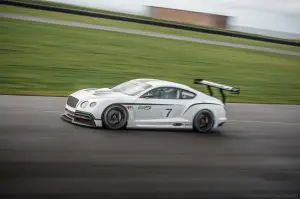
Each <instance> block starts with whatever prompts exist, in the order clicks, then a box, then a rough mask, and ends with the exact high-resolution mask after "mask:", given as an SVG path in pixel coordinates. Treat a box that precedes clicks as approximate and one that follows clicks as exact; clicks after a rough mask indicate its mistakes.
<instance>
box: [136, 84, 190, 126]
mask: <svg viewBox="0 0 300 199" xmlns="http://www.w3.org/2000/svg"><path fill="white" fill-rule="evenodd" d="M181 93H182V91H181V90H180V89H178V88H175V87H159V88H155V89H152V90H151V91H149V92H148V93H146V94H145V95H143V96H141V97H140V98H138V99H137V100H136V102H135V104H136V105H135V107H136V108H135V109H134V114H135V122H136V124H137V125H138V126H153V125H154V126H158V127H159V126H161V127H164V126H166V125H167V123H172V124H173V123H174V121H175V122H176V120H178V118H180V116H181V113H182V111H183V110H184V109H185V107H186V102H185V99H180V95H181Z"/></svg>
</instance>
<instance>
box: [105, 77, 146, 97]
mask: <svg viewBox="0 0 300 199" xmlns="http://www.w3.org/2000/svg"><path fill="white" fill-rule="evenodd" d="M151 87H152V86H151V85H150V84H147V83H145V82H141V81H136V80H131V81H128V82H125V83H122V84H119V85H117V86H115V87H112V88H111V89H112V90H113V91H119V92H122V93H125V94H126V95H132V96H135V95H137V94H139V93H141V92H143V91H145V90H147V89H149V88H151Z"/></svg>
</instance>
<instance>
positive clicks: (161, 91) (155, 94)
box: [142, 87, 180, 99]
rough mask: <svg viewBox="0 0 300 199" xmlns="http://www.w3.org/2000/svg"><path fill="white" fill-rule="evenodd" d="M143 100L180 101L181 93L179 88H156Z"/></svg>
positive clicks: (144, 96)
mask: <svg viewBox="0 0 300 199" xmlns="http://www.w3.org/2000/svg"><path fill="white" fill-rule="evenodd" d="M142 98H153V99H179V98H180V92H179V90H178V89H177V88H173V87H161V88H155V89H153V90H151V91H149V92H148V93H146V94H145V95H143V96H142Z"/></svg>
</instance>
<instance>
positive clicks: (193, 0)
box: [53, 0, 300, 34]
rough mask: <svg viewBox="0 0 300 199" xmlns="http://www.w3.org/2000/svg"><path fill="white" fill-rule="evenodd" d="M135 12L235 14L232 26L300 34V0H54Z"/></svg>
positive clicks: (231, 22)
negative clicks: (169, 10)
mask: <svg viewBox="0 0 300 199" xmlns="http://www.w3.org/2000/svg"><path fill="white" fill-rule="evenodd" d="M53 1H57V2H64V3H72V4H77V5H84V6H88V7H96V8H101V9H108V10H114V11H121V12H128V13H134V14H146V13H147V9H146V7H145V5H150V6H159V7H168V8H175V9H183V10H190V11H197V12H208V13H215V14H222V15H227V16H233V17H234V18H232V20H231V21H230V24H231V25H238V26H247V27H254V28H262V29H269V30H277V31H285V32H290V33H298V34H300V0H53Z"/></svg>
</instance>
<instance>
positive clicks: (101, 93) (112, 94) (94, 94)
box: [72, 88, 135, 101]
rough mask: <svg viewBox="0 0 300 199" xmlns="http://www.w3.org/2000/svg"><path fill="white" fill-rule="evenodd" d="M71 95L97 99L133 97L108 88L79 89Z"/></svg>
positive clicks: (80, 98) (79, 97)
mask: <svg viewBox="0 0 300 199" xmlns="http://www.w3.org/2000/svg"><path fill="white" fill-rule="evenodd" d="M72 96H74V97H76V98H78V99H79V100H80V101H81V100H97V99H135V97H133V96H130V95H126V94H124V93H121V92H117V91H113V90H111V89H109V88H88V89H83V90H79V91H77V92H75V93H73V94H72Z"/></svg>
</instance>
